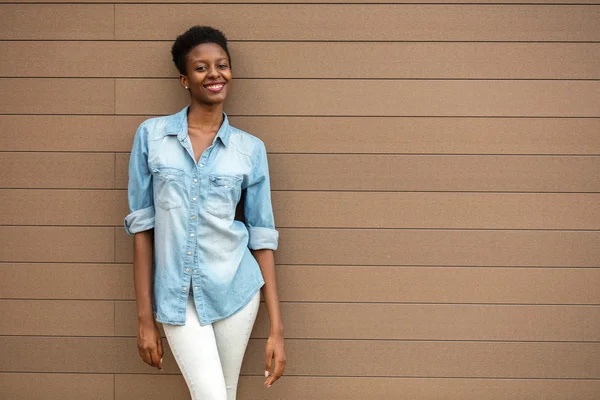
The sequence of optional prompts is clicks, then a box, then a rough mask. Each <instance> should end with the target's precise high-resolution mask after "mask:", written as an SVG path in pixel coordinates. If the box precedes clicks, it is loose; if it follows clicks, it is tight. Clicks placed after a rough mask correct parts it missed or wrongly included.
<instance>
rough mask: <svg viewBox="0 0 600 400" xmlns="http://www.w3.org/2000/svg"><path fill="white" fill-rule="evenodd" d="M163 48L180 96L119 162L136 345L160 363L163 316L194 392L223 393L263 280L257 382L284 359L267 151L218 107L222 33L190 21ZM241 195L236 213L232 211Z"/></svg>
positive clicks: (234, 377) (235, 373) (222, 82)
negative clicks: (123, 174) (266, 325)
mask: <svg viewBox="0 0 600 400" xmlns="http://www.w3.org/2000/svg"><path fill="white" fill-rule="evenodd" d="M171 53H172V56H173V61H174V63H175V65H176V66H177V69H178V70H179V72H180V74H181V76H180V79H179V80H180V83H181V86H182V87H183V88H184V89H185V90H187V91H189V94H190V104H189V105H188V106H186V107H185V108H184V109H183V110H181V111H180V112H179V113H177V114H174V115H170V116H166V117H159V118H152V119H149V120H146V121H144V122H143V123H142V124H141V125H140V127H139V128H138V130H137V132H136V135H135V139H134V142H133V149H132V152H131V157H130V161H129V187H128V199H129V206H130V209H131V213H130V214H129V215H128V216H127V217H126V218H125V229H126V230H127V232H128V233H129V234H130V235H135V238H134V260H133V268H134V281H135V292H136V303H137V315H138V349H139V353H140V356H141V357H142V359H143V360H144V362H146V363H147V364H149V365H151V366H154V367H156V368H158V369H160V370H162V355H163V348H162V344H161V339H160V333H159V330H158V326H157V322H160V323H162V324H163V328H164V331H165V334H166V336H167V340H168V342H169V346H170V347H171V350H172V351H173V355H174V356H175V360H176V361H177V364H178V365H179V369H180V370H181V372H182V374H183V376H184V378H185V380H186V383H187V385H188V388H189V389H190V394H191V396H192V398H193V399H203V400H221V399H223V400H224V399H227V400H232V399H235V397H236V389H237V383H238V379H239V373H240V367H241V364H242V358H243V355H244V352H245V350H246V346H247V344H248V339H249V337H250V332H251V330H252V326H253V325H254V321H255V319H256V314H257V312H258V306H259V302H260V289H261V288H262V291H263V296H264V300H265V303H266V307H267V311H268V313H269V319H270V323H271V325H270V335H269V338H268V340H267V345H266V363H265V378H266V380H265V385H266V386H267V387H269V386H271V385H272V384H273V382H275V381H276V380H277V379H278V378H279V377H280V376H281V375H282V373H283V370H284V367H285V351H284V345H283V324H282V321H281V316H280V311H279V299H278V293H277V283H276V280H275V264H274V258H273V251H274V250H276V249H277V245H278V232H277V231H276V230H275V226H274V218H273V211H272V206H271V197H270V180H269V171H268V166H267V156H266V150H265V146H264V144H263V143H262V142H261V141H260V140H259V139H258V138H256V137H254V136H252V135H250V134H248V133H246V132H243V131H241V130H239V129H236V128H234V127H232V126H231V125H229V122H228V119H227V115H226V114H225V113H224V112H223V102H224V101H225V98H226V97H227V94H228V93H229V90H230V86H231V78H232V77H231V57H230V56H229V50H228V48H227V39H226V38H225V36H224V35H223V34H222V33H221V32H220V31H218V30H216V29H213V28H210V27H205V26H204V27H201V26H195V27H192V28H191V29H189V30H188V31H187V32H185V33H183V34H182V35H180V36H179V37H177V39H176V41H175V43H174V44H173V47H172V49H171ZM242 194H243V200H242V202H243V210H244V217H245V223H244V222H241V221H238V220H235V219H234V218H235V214H236V206H237V204H238V203H239V202H240V199H241V198H242ZM153 264H154V265H153ZM273 359H275V363H274V364H275V365H274V371H273V373H272V374H270V375H269V373H270V372H271V366H272V360H273Z"/></svg>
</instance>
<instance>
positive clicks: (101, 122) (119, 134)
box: [0, 115, 145, 152]
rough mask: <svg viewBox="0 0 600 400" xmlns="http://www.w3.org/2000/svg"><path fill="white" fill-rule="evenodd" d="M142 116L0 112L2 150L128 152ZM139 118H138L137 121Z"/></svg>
mask: <svg viewBox="0 0 600 400" xmlns="http://www.w3.org/2000/svg"><path fill="white" fill-rule="evenodd" d="M144 119H145V118H143V117H142V118H135V117H123V118H116V117H114V116H112V115H111V116H106V115H0V130H1V131H2V132H7V135H6V137H5V138H4V140H2V143H1V144H0V150H2V151H45V152H49V151H89V152H108V151H131V145H132V144H133V137H134V135H135V130H136V128H137V125H138V124H139V122H141V121H143V120H144ZM138 120H139V121H138Z"/></svg>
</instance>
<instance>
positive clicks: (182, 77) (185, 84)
mask: <svg viewBox="0 0 600 400" xmlns="http://www.w3.org/2000/svg"><path fill="white" fill-rule="evenodd" d="M179 82H180V83H181V86H183V87H184V88H185V89H188V88H189V86H190V84H189V81H188V78H187V76H185V75H180V76H179Z"/></svg>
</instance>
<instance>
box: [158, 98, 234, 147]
mask: <svg viewBox="0 0 600 400" xmlns="http://www.w3.org/2000/svg"><path fill="white" fill-rule="evenodd" d="M189 108H190V106H189V105H187V106H185V108H184V109H183V110H181V111H179V112H178V113H177V114H173V115H172V116H171V120H170V121H169V123H168V124H167V132H166V133H167V135H177V139H179V140H180V141H181V140H183V139H185V138H186V137H187V135H188V125H187V112H188V109H189ZM229 136H230V131H229V119H228V118H227V114H225V112H223V123H222V124H221V127H220V128H219V131H218V132H217V136H216V137H215V140H217V138H218V139H220V140H221V142H223V144H224V145H225V147H229Z"/></svg>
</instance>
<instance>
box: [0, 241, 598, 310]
mask: <svg viewBox="0 0 600 400" xmlns="http://www.w3.org/2000/svg"><path fill="white" fill-rule="evenodd" d="M125 243H126V244H129V242H128V241H125ZM31 276H36V277H37V278H39V279H30V277H31ZM277 281H278V286H279V297H280V299H281V301H294V302H302V301H311V302H350V303H356V302H392V303H394V302H408V303H478V304H485V303H505V304H599V302H598V299H600V269H599V268H503V267H477V268H474V267H447V266H441V267H393V266H390V267H376V266H349V267H345V266H332V265H327V266H296V265H291V266H290V265H282V266H278V267H277ZM348 288H352V290H351V291H350V290H348ZM506 288H510V291H507V290H506ZM0 293H1V294H2V298H6V299H91V300H112V299H116V300H135V292H134V288H133V268H132V266H131V264H43V263H39V264H17V263H5V264H0Z"/></svg>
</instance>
